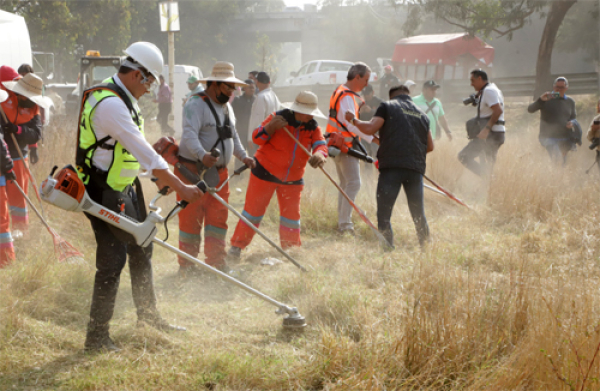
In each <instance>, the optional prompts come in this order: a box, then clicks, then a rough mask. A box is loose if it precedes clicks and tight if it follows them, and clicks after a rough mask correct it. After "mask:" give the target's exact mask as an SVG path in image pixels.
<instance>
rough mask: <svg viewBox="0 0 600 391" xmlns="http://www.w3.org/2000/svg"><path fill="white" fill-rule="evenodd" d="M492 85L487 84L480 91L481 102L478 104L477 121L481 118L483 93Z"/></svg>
mask: <svg viewBox="0 0 600 391" xmlns="http://www.w3.org/2000/svg"><path fill="white" fill-rule="evenodd" d="M489 84H490V83H486V84H485V85H484V86H483V88H482V89H481V91H479V101H478V102H477V119H479V118H481V113H480V110H481V100H482V99H483V91H484V90H485V87H487V86H488V85H489Z"/></svg>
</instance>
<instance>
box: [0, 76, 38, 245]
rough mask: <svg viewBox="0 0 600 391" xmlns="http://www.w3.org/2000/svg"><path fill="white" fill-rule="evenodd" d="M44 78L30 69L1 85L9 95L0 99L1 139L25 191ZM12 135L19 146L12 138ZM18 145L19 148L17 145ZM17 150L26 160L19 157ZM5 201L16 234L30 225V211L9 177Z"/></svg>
mask: <svg viewBox="0 0 600 391" xmlns="http://www.w3.org/2000/svg"><path fill="white" fill-rule="evenodd" d="M43 85H44V83H43V81H42V79H40V78H39V76H37V75H35V74H33V73H29V74H27V75H25V76H24V77H23V78H20V79H18V80H16V81H2V86H3V87H4V89H5V91H7V92H8V98H7V99H6V100H5V101H4V102H2V103H0V105H1V106H2V110H3V111H4V113H5V115H6V117H7V120H8V121H5V120H4V117H3V116H1V115H0V123H1V126H2V133H3V135H4V140H5V142H6V144H7V145H8V149H9V152H10V155H11V156H12V158H13V162H14V171H15V175H16V177H17V183H18V184H19V186H20V187H21V189H23V191H24V192H25V194H27V193H28V187H29V173H28V169H27V165H28V161H29V159H28V154H29V145H35V144H36V143H37V142H38V141H39V140H40V139H41V137H42V120H41V116H40V107H39V106H40V105H42V107H43V106H44V105H45V102H44V100H43V97H42V88H43ZM13 135H14V137H15V138H16V140H17V143H18V146H16V145H15V143H14V141H13ZM17 148H18V149H17ZM19 150H20V152H21V154H22V155H23V157H24V158H25V161H23V160H22V159H21V157H20V154H19ZM6 190H7V195H8V204H9V208H10V214H11V218H12V226H13V234H14V237H15V238H19V237H20V236H22V235H23V233H24V232H25V231H26V230H27V228H28V226H29V214H28V210H27V203H26V200H25V197H23V195H22V194H21V192H20V191H19V190H18V189H17V187H16V186H14V184H12V181H11V182H9V183H8V184H7V186H6Z"/></svg>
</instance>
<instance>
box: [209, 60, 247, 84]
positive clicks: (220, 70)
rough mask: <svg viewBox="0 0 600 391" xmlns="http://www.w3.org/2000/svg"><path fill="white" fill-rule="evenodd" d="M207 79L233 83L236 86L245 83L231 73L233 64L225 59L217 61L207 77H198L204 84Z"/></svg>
mask: <svg viewBox="0 0 600 391" xmlns="http://www.w3.org/2000/svg"><path fill="white" fill-rule="evenodd" d="M207 81H221V82H225V83H232V84H235V85H236V87H244V86H245V85H246V83H244V82H243V81H242V80H240V79H238V78H237V77H235V73H233V64H232V63H230V62H227V61H217V63H216V64H215V65H214V66H213V69H212V72H211V73H210V76H209V77H205V78H204V79H200V83H203V84H206V82H207Z"/></svg>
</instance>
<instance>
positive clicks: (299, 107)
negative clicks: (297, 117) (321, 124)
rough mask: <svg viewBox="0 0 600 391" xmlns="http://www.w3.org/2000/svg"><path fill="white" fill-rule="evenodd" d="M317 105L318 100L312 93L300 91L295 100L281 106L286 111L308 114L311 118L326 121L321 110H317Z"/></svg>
mask: <svg viewBox="0 0 600 391" xmlns="http://www.w3.org/2000/svg"><path fill="white" fill-rule="evenodd" d="M318 104H319V99H318V98H317V96H316V95H315V94H314V93H312V92H310V91H302V92H300V93H299V94H298V96H296V100H295V101H294V102H293V103H291V102H287V103H282V104H281V105H282V106H283V107H285V108H286V109H290V110H292V111H295V112H296V113H301V114H308V115H312V116H313V117H318V118H322V119H327V117H325V116H324V115H323V113H322V112H321V110H319V107H318Z"/></svg>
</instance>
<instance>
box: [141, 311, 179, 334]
mask: <svg viewBox="0 0 600 391" xmlns="http://www.w3.org/2000/svg"><path fill="white" fill-rule="evenodd" d="M137 326H138V327H144V326H151V327H154V328H155V329H157V330H160V331H186V329H185V327H181V326H177V325H174V324H170V323H169V322H167V321H166V320H164V319H163V318H162V317H161V316H160V315H159V314H158V313H157V312H154V313H150V312H140V311H138V321H137Z"/></svg>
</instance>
